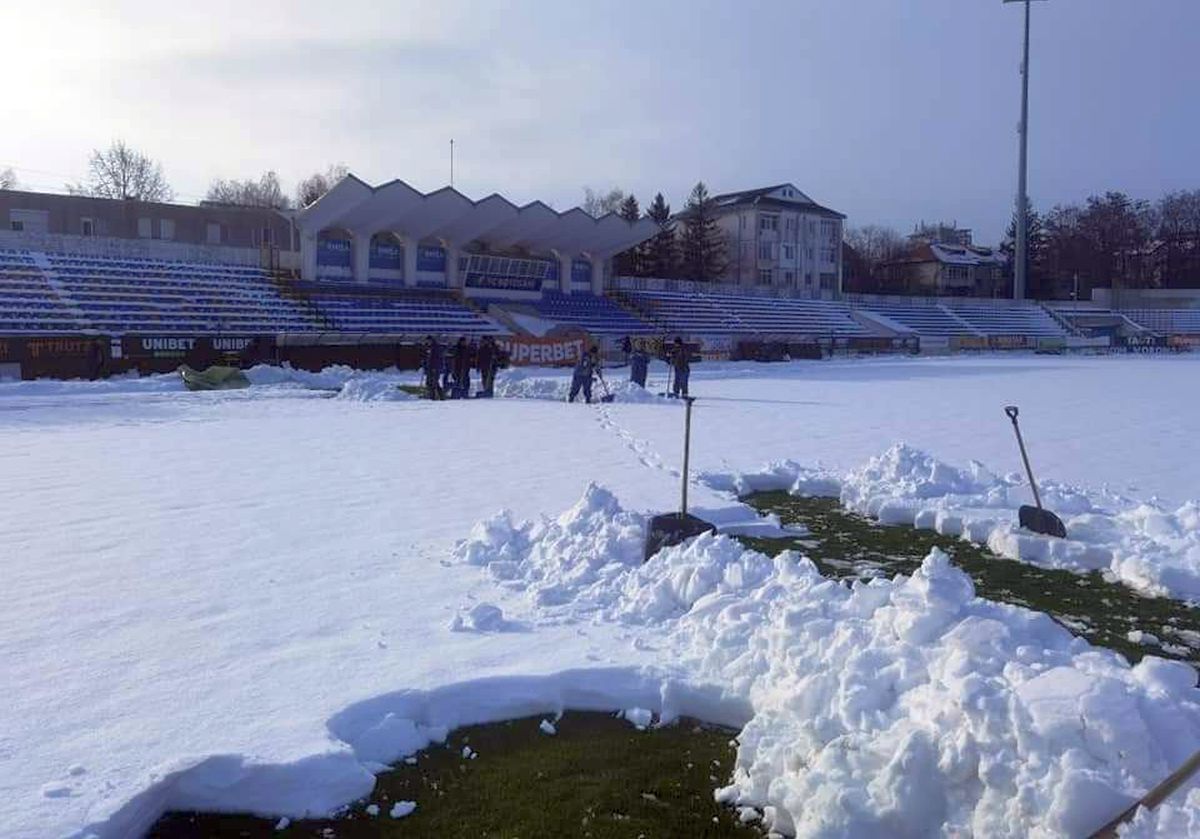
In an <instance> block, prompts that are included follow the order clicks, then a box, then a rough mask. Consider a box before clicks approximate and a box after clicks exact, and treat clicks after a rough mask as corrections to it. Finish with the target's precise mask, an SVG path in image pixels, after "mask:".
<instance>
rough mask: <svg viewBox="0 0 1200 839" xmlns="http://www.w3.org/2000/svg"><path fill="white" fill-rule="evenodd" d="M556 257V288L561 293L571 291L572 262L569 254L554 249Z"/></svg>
mask: <svg viewBox="0 0 1200 839" xmlns="http://www.w3.org/2000/svg"><path fill="white" fill-rule="evenodd" d="M554 255H555V256H556V257H557V258H558V290H559V291H561V292H562V293H563V294H570V293H571V265H572V263H573V262H574V259H573V258H572V256H571V254H569V253H564V252H559V251H555V252H554Z"/></svg>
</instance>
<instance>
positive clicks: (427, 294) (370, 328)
mask: <svg viewBox="0 0 1200 839" xmlns="http://www.w3.org/2000/svg"><path fill="white" fill-rule="evenodd" d="M295 290H296V293H297V294H299V295H301V296H302V297H303V298H304V299H306V300H308V301H309V302H310V303H312V304H313V305H314V306H315V307H316V309H317V311H319V312H320V313H321V315H322V316H323V317H324V318H325V320H326V321H327V322H328V324H329V326H328V328H329V330H330V331H334V332H350V333H356V332H358V333H361V332H378V333H388V334H396V335H426V334H430V333H433V334H438V335H486V334H502V333H505V332H507V330H506V329H504V328H503V327H501V326H500V325H499V324H498V323H496V322H495V321H494V320H492V319H491V318H488V317H486V316H484V315H482V314H480V313H479V312H476V311H475V310H473V309H471V308H469V307H467V306H466V305H464V304H463V302H462V301H461V300H459V299H458V298H457V297H455V296H454V295H452V294H451V293H450V292H447V291H435V290H432V289H431V290H419V291H418V290H411V289H405V290H389V291H384V290H381V289H373V290H363V291H356V290H352V289H348V288H346V285H345V283H342V284H339V285H337V286H333V287H331V286H326V285H316V284H301V285H297V286H296V287H295Z"/></svg>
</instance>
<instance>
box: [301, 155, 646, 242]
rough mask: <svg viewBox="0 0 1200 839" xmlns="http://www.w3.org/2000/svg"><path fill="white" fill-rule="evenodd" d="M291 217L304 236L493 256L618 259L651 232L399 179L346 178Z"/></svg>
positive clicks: (642, 225)
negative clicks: (392, 236)
mask: <svg viewBox="0 0 1200 839" xmlns="http://www.w3.org/2000/svg"><path fill="white" fill-rule="evenodd" d="M295 218H296V226H297V227H298V228H299V229H300V231H301V232H302V233H307V234H311V235H315V234H317V233H319V232H320V231H322V230H326V229H328V228H332V227H338V228H343V229H346V230H349V231H350V232H351V233H352V234H354V235H355V236H360V235H362V236H371V235H374V234H376V233H380V232H385V231H386V232H391V233H396V234H399V235H400V236H402V237H404V238H405V239H408V240H414V241H418V242H419V241H421V240H422V239H437V240H440V241H441V242H443V243H444V244H446V245H449V246H453V247H462V246H464V245H466V244H468V243H469V242H474V241H484V242H487V243H488V244H489V245H492V246H494V247H496V248H499V249H508V248H515V247H522V248H526V249H528V250H530V251H536V252H549V251H555V252H558V253H586V254H588V255H589V256H593V257H608V256H611V255H612V254H616V253H620V252H621V251H624V250H627V249H629V248H631V247H633V246H634V245H637V244H640V243H641V242H644V241H645V240H647V239H650V238H652V237H653V236H654V235H656V234H657V233H658V232H659V230H658V225H657V224H656V223H655V222H654V221H653V220H651V219H649V218H642V219H639V220H638V221H636V222H628V221H626V220H625V219H623V218H621V217H620V216H618V215H617V214H615V213H609V214H607V215H605V216H602V217H601V218H593V217H592V216H590V215H588V214H587V213H585V212H584V211H583V210H581V209H579V208H578V207H576V208H575V209H572V210H568V211H566V212H564V213H559V212H556V211H555V210H554V209H553V208H551V207H550V206H548V205H546V204H544V203H542V202H541V201H534V202H532V203H530V204H526V205H525V206H523V207H518V206H517V205H516V204H514V203H512V202H511V201H509V200H508V199H507V198H505V197H504V196H502V195H498V194H495V193H493V194H492V195H489V196H487V197H486V198H481V199H479V200H478V201H473V200H472V199H470V198H468V197H467V196H465V195H463V194H462V193H461V192H459V191H458V190H456V189H454V188H453V187H444V188H442V189H439V190H437V191H435V192H430V193H423V192H420V191H419V190H416V189H414V188H412V187H411V186H409V185H408V184H406V183H405V182H404V181H401V180H394V181H389V182H388V183H386V184H382V185H381V186H375V187H373V186H371V185H369V184H367V183H365V182H363V181H362V180H360V179H358V178H356V177H355V176H354V175H347V176H346V177H345V178H342V180H340V181H338V182H337V184H335V185H334V187H333V188H332V189H331V190H329V192H327V193H325V194H324V195H322V196H321V197H320V198H319V199H317V200H316V201H314V202H313V203H312V204H310V205H308V206H307V207H305V208H304V209H303V210H300V211H299V212H297V213H296V216H295Z"/></svg>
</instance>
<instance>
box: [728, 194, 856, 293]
mask: <svg viewBox="0 0 1200 839" xmlns="http://www.w3.org/2000/svg"><path fill="white" fill-rule="evenodd" d="M712 208H713V212H714V214H715V215H716V218H717V224H718V226H719V227H720V228H721V231H722V232H723V233H724V234H725V238H726V243H727V246H728V253H727V256H728V264H727V266H726V270H725V274H724V276H723V277H722V278H721V279H722V281H724V282H729V283H738V284H741V285H764V286H776V287H786V288H790V289H796V290H798V291H799V292H800V294H801V296H805V295H807V296H811V297H824V298H832V297H836V296H838V295H839V294H840V293H841V284H842V225H843V222H844V221H845V219H846V217H845V216H844V215H842V214H841V213H839V212H837V211H836V210H831V209H829V208H828V207H824V206H822V205H820V204H818V203H817V202H815V201H813V200H812V199H811V198H809V197H808V196H807V195H805V194H804V193H803V192H801V191H800V190H799V189H797V188H796V187H795V186H794V185H793V184H790V183H785V184H775V185H774V186H767V187H760V188H758V189H747V190H743V191H741V192H727V193H724V194H723V195H716V196H714V197H713V198H712Z"/></svg>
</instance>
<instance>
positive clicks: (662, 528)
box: [644, 396, 717, 559]
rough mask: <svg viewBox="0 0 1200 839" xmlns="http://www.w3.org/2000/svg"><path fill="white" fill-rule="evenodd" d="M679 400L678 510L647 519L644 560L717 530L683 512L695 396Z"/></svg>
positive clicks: (684, 510) (685, 507) (686, 489)
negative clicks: (680, 472) (683, 408)
mask: <svg viewBox="0 0 1200 839" xmlns="http://www.w3.org/2000/svg"><path fill="white" fill-rule="evenodd" d="M683 400H684V402H686V403H687V410H686V411H685V413H684V420H683V478H682V484H683V489H682V498H681V500H680V505H679V512H678V513H663V514H662V515H661V516H655V517H654V518H652V519H650V528H649V532H648V533H647V534H646V554H645V557H644V559H649V558H650V557H652V556H654V555H655V554H656V553H658V552H659V551H660V550H662V549H663V548H669V547H671V546H672V545H678V544H681V543H682V542H685V541H687V540H688V539H691V538H692V537H693V536H699V535H700V534H701V533H716V532H717V529H716V528H715V527H713V526H712V525H711V524H709V523H708V522H706V521H704V519H700V518H697V517H696V516H693V515H689V514H688V511H687V492H688V456H689V454H690V451H691V442H692V403H693V402H695V401H696V397H694V396H684V397H683Z"/></svg>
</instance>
